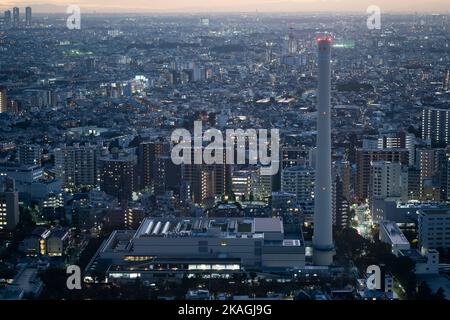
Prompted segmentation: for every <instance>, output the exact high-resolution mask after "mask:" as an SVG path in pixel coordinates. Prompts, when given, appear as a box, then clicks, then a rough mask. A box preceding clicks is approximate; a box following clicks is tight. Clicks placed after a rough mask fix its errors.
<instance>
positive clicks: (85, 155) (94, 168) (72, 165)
mask: <svg viewBox="0 0 450 320" xmlns="http://www.w3.org/2000/svg"><path fill="white" fill-rule="evenodd" d="M102 152H103V147H101V146H97V145H90V144H87V145H84V146H81V145H79V144H74V145H73V146H64V147H62V148H58V149H56V150H55V151H54V153H55V169H56V177H57V178H59V179H61V180H63V184H64V185H65V186H96V185H98V182H99V168H98V161H99V158H100V157H101V155H102Z"/></svg>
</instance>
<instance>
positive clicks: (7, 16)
mask: <svg viewBox="0 0 450 320" xmlns="http://www.w3.org/2000/svg"><path fill="white" fill-rule="evenodd" d="M11 19H12V18H11V10H6V11H5V19H4V23H5V25H7V26H8V27H9V26H11V21H12V20H11Z"/></svg>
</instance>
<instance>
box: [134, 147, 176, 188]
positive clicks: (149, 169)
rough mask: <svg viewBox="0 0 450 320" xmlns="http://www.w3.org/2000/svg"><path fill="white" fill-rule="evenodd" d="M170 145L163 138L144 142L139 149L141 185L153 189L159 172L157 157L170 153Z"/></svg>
mask: <svg viewBox="0 0 450 320" xmlns="http://www.w3.org/2000/svg"><path fill="white" fill-rule="evenodd" d="M169 149H170V145H169V144H168V143H167V142H164V141H162V140H158V141H150V142H143V143H141V144H140V145H139V150H138V167H139V173H138V175H139V187H140V188H141V189H150V190H153V188H154V187H155V179H156V178H158V177H157V176H156V174H157V166H156V164H157V159H158V158H159V157H162V156H167V155H169V152H170V151H169Z"/></svg>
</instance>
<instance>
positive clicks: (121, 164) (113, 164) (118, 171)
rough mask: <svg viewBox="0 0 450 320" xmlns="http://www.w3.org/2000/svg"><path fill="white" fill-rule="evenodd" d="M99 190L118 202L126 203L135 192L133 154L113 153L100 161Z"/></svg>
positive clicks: (134, 158) (135, 161)
mask: <svg viewBox="0 0 450 320" xmlns="http://www.w3.org/2000/svg"><path fill="white" fill-rule="evenodd" d="M99 164H100V189H101V190H102V191H104V192H105V193H106V194H109V195H111V196H114V197H115V198H117V199H118V200H119V201H120V202H123V201H127V200H129V199H130V198H131V196H132V194H133V192H134V191H136V189H137V188H136V165H137V159H136V156H135V155H134V154H130V153H126V152H123V153H119V152H113V153H112V154H111V155H109V156H106V157H102V158H101V159H100V163H99Z"/></svg>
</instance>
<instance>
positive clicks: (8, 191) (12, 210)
mask: <svg viewBox="0 0 450 320" xmlns="http://www.w3.org/2000/svg"><path fill="white" fill-rule="evenodd" d="M18 223H19V193H18V192H17V191H16V188H15V181H14V179H11V178H8V177H7V176H6V175H0V232H2V231H11V230H14V229H15V228H16V226H17V224H18Z"/></svg>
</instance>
